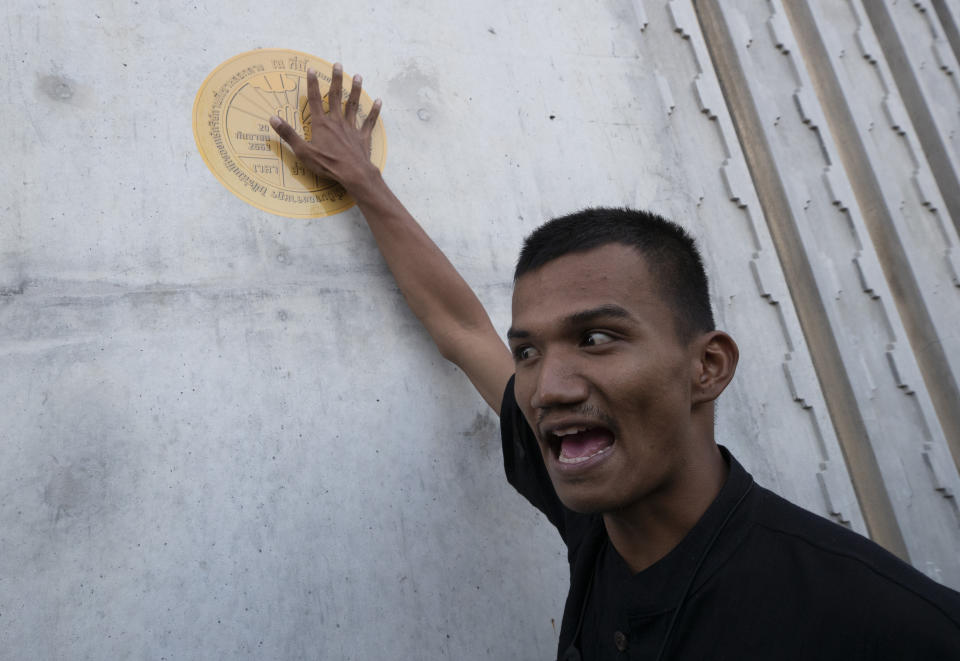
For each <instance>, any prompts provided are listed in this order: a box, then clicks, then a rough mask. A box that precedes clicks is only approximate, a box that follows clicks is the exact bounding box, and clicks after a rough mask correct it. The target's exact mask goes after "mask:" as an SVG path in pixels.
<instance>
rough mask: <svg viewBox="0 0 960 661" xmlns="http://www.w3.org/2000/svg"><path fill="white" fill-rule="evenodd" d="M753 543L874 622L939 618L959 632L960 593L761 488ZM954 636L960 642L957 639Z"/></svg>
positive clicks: (797, 577) (807, 583)
mask: <svg viewBox="0 0 960 661" xmlns="http://www.w3.org/2000/svg"><path fill="white" fill-rule="evenodd" d="M758 490H759V493H758V496H759V497H758V503H757V509H756V518H755V520H754V534H753V535H751V537H753V540H754V543H755V544H757V545H759V546H760V547H762V549H763V550H762V552H763V553H766V554H769V557H771V558H776V559H777V562H778V563H780V564H782V565H783V566H782V567H781V569H782V570H783V571H788V572H790V573H791V574H792V575H793V577H794V581H793V582H795V583H797V582H799V583H802V584H803V585H804V586H807V587H806V588H802V589H809V590H815V591H816V593H818V596H819V597H820V598H823V599H829V600H831V601H832V602H833V603H834V604H835V605H836V606H837V607H839V608H843V609H844V610H846V609H852V608H855V609H860V610H861V611H863V612H869V613H871V616H872V618H874V621H875V623H876V624H880V623H881V622H883V621H888V620H889V621H890V624H891V625H894V626H897V627H899V628H904V627H906V626H907V623H908V622H909V621H913V622H917V621H920V620H926V621H927V622H929V623H931V624H932V623H934V622H938V623H939V625H940V626H942V627H945V628H946V629H947V630H952V631H953V633H954V635H956V636H960V594H958V593H957V592H956V591H954V590H951V589H950V588H947V587H945V586H943V585H940V584H939V583H937V582H935V581H933V580H932V579H930V578H929V577H927V576H926V575H924V574H923V573H921V572H919V571H917V570H916V569H914V568H913V567H911V566H910V565H909V564H907V563H906V562H903V561H902V560H900V559H899V558H897V557H896V556H894V555H893V554H891V553H889V552H888V551H886V550H885V549H883V548H882V547H880V546H879V545H878V544H876V543H874V542H872V541H871V540H869V539H867V538H866V537H863V536H862V535H859V534H857V533H855V532H853V531H851V530H849V529H847V528H844V527H843V526H841V525H839V524H837V523H834V522H833V521H829V520H827V519H825V518H823V517H821V516H818V515H816V514H813V513H811V512H808V511H807V510H804V509H802V508H800V507H798V506H796V505H794V504H793V503H790V502H789V501H787V500H785V499H783V498H781V497H780V496H777V495H776V494H774V493H772V492H771V491H769V490H767V489H764V488H762V487H760V488H759V489H758ZM955 640H960V638H956V639H955Z"/></svg>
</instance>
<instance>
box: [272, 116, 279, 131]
mask: <svg viewBox="0 0 960 661" xmlns="http://www.w3.org/2000/svg"><path fill="white" fill-rule="evenodd" d="M270 126H272V127H273V128H277V127H278V126H280V118H279V117H277V116H276V115H274V116H273V117H271V118H270Z"/></svg>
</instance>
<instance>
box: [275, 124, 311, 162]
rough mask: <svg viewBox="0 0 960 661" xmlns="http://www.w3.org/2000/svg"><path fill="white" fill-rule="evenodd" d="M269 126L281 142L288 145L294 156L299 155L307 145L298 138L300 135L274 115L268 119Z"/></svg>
mask: <svg viewBox="0 0 960 661" xmlns="http://www.w3.org/2000/svg"><path fill="white" fill-rule="evenodd" d="M270 126H272V127H273V130H274V131H276V132H277V135H279V136H280V137H281V138H283V141H284V142H286V143H287V144H288V145H290V148H291V149H292V150H293V153H294V154H300V153H301V152H302V150H303V147H304V146H305V145H306V144H307V143H306V141H305V140H304V139H303V138H301V137H300V135H299V134H298V133H297V132H296V131H295V130H294V129H293V127H292V126H290V125H289V124H287V123H286V122H285V121H283V120H282V119H280V118H279V117H277V116H276V115H274V116H273V117H271V118H270Z"/></svg>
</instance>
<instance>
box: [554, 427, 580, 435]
mask: <svg viewBox="0 0 960 661" xmlns="http://www.w3.org/2000/svg"><path fill="white" fill-rule="evenodd" d="M584 431H587V428H586V427H567V428H566V429H558V430H556V431H555V432H553V435H554V436H570V435H571V434H579V433H580V432H584Z"/></svg>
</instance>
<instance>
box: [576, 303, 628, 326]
mask: <svg viewBox="0 0 960 661" xmlns="http://www.w3.org/2000/svg"><path fill="white" fill-rule="evenodd" d="M611 317H612V318H615V319H630V318H632V317H633V315H632V314H630V313H629V312H628V311H627V310H626V308H622V307H620V306H619V305H614V304H613V303H608V304H606V305H600V306H598V307H595V308H590V309H589V310H581V311H580V312H574V313H573V314H571V315H570V316H569V317H567V318H566V319H564V320H563V323H564V325H565V326H579V325H581V324H585V323H588V322H591V321H595V320H597V319H602V318H611Z"/></svg>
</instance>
